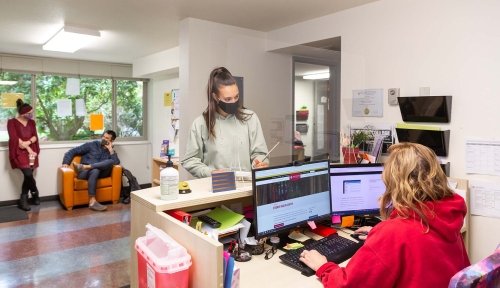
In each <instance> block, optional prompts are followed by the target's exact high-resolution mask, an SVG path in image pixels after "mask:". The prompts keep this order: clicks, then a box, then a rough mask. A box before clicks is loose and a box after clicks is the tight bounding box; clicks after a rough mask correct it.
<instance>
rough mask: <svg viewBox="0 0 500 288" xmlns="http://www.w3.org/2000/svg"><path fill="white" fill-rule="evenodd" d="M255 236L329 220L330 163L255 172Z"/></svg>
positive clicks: (273, 168) (265, 169) (313, 163)
mask: <svg viewBox="0 0 500 288" xmlns="http://www.w3.org/2000/svg"><path fill="white" fill-rule="evenodd" d="M252 176H253V178H252V184H253V202H254V207H255V219H254V228H255V237H256V238H257V239H258V238H262V237H265V236H268V235H272V234H282V233H284V232H288V230H290V229H291V228H294V227H297V226H300V225H303V224H305V223H306V222H307V221H313V220H319V219H325V218H329V216H330V212H331V207H330V203H331V202H330V175H329V161H328V160H324V161H315V162H306V163H303V164H299V165H293V166H278V167H267V168H263V169H255V170H252Z"/></svg>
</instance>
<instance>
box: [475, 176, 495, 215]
mask: <svg viewBox="0 0 500 288" xmlns="http://www.w3.org/2000/svg"><path fill="white" fill-rule="evenodd" d="M469 187H470V209H471V214H472V215H479V216H487V217H496V218H500V184H498V183H495V182H490V181H479V180H471V181H470V182H469Z"/></svg>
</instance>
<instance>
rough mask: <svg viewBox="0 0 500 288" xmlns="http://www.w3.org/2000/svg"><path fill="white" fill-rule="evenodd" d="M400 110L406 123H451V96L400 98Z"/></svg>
mask: <svg viewBox="0 0 500 288" xmlns="http://www.w3.org/2000/svg"><path fill="white" fill-rule="evenodd" d="M398 103H399V109H400V110H401V116H402V117H403V121H405V122H437V123H449V122H450V120H451V96H413V97H398Z"/></svg>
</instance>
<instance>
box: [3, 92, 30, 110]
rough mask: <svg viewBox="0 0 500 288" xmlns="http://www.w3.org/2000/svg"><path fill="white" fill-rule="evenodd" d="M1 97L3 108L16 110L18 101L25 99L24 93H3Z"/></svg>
mask: <svg viewBox="0 0 500 288" xmlns="http://www.w3.org/2000/svg"><path fill="white" fill-rule="evenodd" d="M0 96H1V98H2V102H1V103H2V107H3V108H16V107H17V106H16V101H17V99H23V98H24V94H23V93H2V94H1V95H0Z"/></svg>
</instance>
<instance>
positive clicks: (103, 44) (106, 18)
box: [0, 0, 376, 63]
mask: <svg viewBox="0 0 500 288" xmlns="http://www.w3.org/2000/svg"><path fill="white" fill-rule="evenodd" d="M374 1H376V0H308V1H292V0H288V1H287V0H84V1H82V0H36V1H29V0H2V5H1V6H2V8H1V9H0V53H7V54H21V55H34V56H46V57H56V58H68V59H81V60H94V61H105V62H115V63H132V62H133V61H134V60H135V59H138V58H141V57H144V56H147V55H150V54H153V53H156V52H160V51H163V50H166V49H169V48H172V47H175V46H177V45H178V38H179V37H178V29H179V21H181V20H182V19H184V18H187V17H193V18H198V19H203V20H208V21H213V22H218V23H223V24H228V25H234V26H239V27H244V28H249V29H253V30H258V31H263V32H268V31H271V30H274V29H277V28H281V27H286V26H288V25H291V24H294V23H299V22H302V21H306V20H309V19H314V18H317V17H320V16H324V15H328V14H331V13H335V12H338V11H341V10H345V9H349V8H352V7H355V6H360V5H364V4H367V3H370V2H374ZM64 24H66V25H71V26H78V27H83V28H96V29H98V30H100V31H101V38H100V39H98V41H95V43H93V44H92V45H89V46H88V47H85V48H83V49H81V50H79V51H77V52H75V53H73V54H68V53H61V52H50V51H44V50H42V44H44V43H45V42H46V41H47V40H48V39H49V38H50V37H52V36H53V35H54V34H55V33H56V32H57V31H58V30H59V29H60V28H61V27H62V26H63V25H64Z"/></svg>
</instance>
